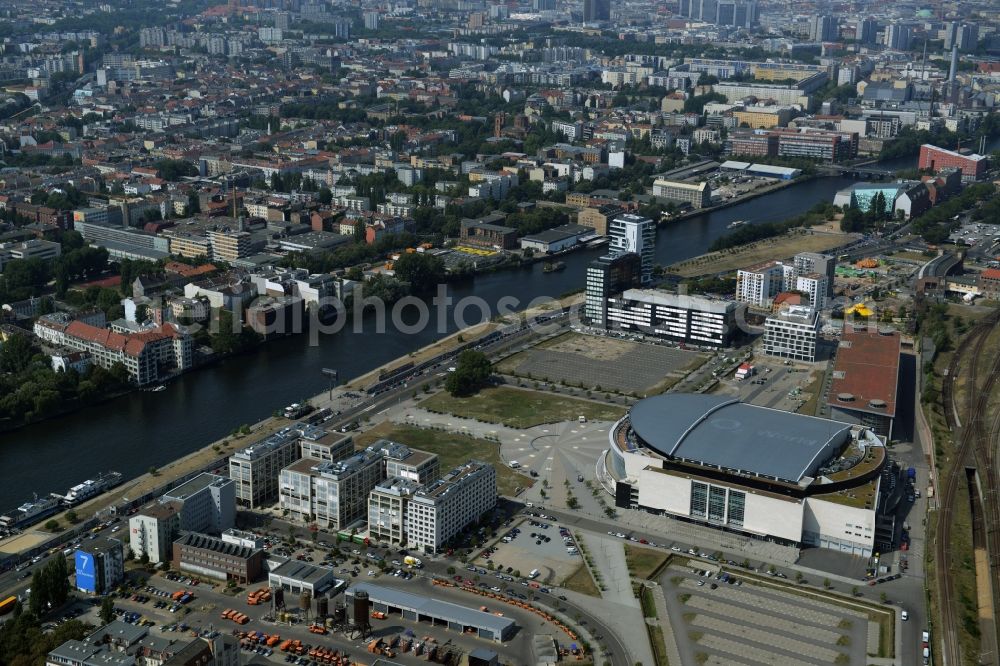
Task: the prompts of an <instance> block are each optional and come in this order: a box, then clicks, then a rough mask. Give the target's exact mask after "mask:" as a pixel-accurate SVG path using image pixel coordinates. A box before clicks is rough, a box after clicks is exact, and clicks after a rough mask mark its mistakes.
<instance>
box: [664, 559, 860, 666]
mask: <svg viewBox="0 0 1000 666" xmlns="http://www.w3.org/2000/svg"><path fill="white" fill-rule="evenodd" d="M660 583H661V585H662V588H663V592H664V594H665V597H666V602H667V609H668V616H669V622H670V623H671V628H672V630H673V634H674V636H675V637H676V639H677V641H678V648H679V650H680V653H681V655H682V657H683V662H684V663H685V664H695V663H706V661H712V662H715V663H726V664H745V663H765V664H786V663H787V664H791V663H795V664H862V665H863V664H866V663H868V662H867V661H866V655H867V654H869V653H877V650H878V641H879V635H878V628H877V625H875V624H874V623H870V622H869V619H868V616H867V615H866V614H865V613H864V612H862V611H861V610H853V609H850V608H846V607H843V606H840V605H837V604H834V603H828V602H825V601H824V600H823V599H822V598H808V597H805V596H801V595H798V594H794V593H793V592H792V591H786V590H783V589H779V588H777V587H765V586H762V585H759V584H755V582H754V580H753V579H751V578H749V577H744V576H741V575H740V574H739V573H729V572H725V571H720V569H719V567H718V566H715V565H714V564H712V563H710V562H700V561H698V560H692V561H691V562H690V563H689V564H684V563H680V562H678V563H675V564H671V565H670V566H669V567H668V568H667V571H666V572H665V573H664V575H663V577H662V578H661V581H660ZM869 625H871V626H869Z"/></svg>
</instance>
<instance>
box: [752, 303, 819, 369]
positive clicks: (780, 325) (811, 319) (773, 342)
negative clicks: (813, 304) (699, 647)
mask: <svg viewBox="0 0 1000 666" xmlns="http://www.w3.org/2000/svg"><path fill="white" fill-rule="evenodd" d="M818 338H819V313H818V312H817V311H816V310H814V309H812V308H807V307H804V306H801V305H792V306H790V307H788V308H786V309H784V310H782V311H781V312H779V313H777V314H775V315H773V316H770V317H768V318H767V319H766V320H765V322H764V353H765V354H767V355H768V356H778V357H780V358H787V359H790V360H793V361H808V362H810V363H811V362H813V361H815V360H816V340H817V339H818Z"/></svg>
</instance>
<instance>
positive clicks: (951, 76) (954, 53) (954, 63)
mask: <svg viewBox="0 0 1000 666" xmlns="http://www.w3.org/2000/svg"><path fill="white" fill-rule="evenodd" d="M956 74H958V44H953V45H952V47H951V69H950V70H949V72H948V82H949V83H955V75H956Z"/></svg>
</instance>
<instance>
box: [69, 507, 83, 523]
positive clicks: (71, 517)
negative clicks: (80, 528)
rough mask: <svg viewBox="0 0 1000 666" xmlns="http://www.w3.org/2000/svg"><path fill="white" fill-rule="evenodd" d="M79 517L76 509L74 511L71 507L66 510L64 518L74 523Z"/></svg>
mask: <svg viewBox="0 0 1000 666" xmlns="http://www.w3.org/2000/svg"><path fill="white" fill-rule="evenodd" d="M79 519H80V517H79V516H78V515H76V511H74V510H73V509H70V510H69V511H67V512H66V520H68V521H69V522H71V523H75V522H76V521H78V520H79Z"/></svg>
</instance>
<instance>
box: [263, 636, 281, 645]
mask: <svg viewBox="0 0 1000 666" xmlns="http://www.w3.org/2000/svg"><path fill="white" fill-rule="evenodd" d="M280 640H281V636H279V635H278V634H272V635H270V636H268V638H267V643H266V645H267V647H269V648H273V647H274V646H275V645H277V644H278V641H280Z"/></svg>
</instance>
